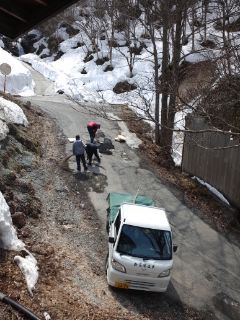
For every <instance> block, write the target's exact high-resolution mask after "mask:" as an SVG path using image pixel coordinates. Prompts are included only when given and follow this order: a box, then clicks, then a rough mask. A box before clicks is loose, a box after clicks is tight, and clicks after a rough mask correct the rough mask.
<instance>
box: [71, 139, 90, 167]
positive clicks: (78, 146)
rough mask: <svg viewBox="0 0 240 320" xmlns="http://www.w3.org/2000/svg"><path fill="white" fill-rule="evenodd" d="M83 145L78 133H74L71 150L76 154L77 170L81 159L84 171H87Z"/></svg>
mask: <svg viewBox="0 0 240 320" xmlns="http://www.w3.org/2000/svg"><path fill="white" fill-rule="evenodd" d="M84 151H85V145H84V143H83V142H82V140H81V139H80V136H79V135H76V141H75V142H74V143H73V147H72V152H73V154H74V155H75V156H76V162H77V170H78V171H81V165H80V162H81V161H82V164H83V167H84V171H87V165H86V160H85V155H84Z"/></svg>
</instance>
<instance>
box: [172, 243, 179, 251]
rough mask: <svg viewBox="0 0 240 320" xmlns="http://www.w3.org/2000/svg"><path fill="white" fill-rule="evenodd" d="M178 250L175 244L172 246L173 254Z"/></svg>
mask: <svg viewBox="0 0 240 320" xmlns="http://www.w3.org/2000/svg"><path fill="white" fill-rule="evenodd" d="M177 249H178V246H177V245H176V244H174V245H173V252H176V251H177Z"/></svg>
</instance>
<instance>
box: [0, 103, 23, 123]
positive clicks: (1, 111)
mask: <svg viewBox="0 0 240 320" xmlns="http://www.w3.org/2000/svg"><path fill="white" fill-rule="evenodd" d="M0 119H1V120H4V121H6V123H15V124H21V125H23V126H25V127H26V126H27V125H28V121H27V118H26V116H25V114H24V113H23V111H22V109H21V108H20V107H19V106H18V105H17V104H16V103H14V102H11V101H9V100H6V99H4V98H2V97H0Z"/></svg>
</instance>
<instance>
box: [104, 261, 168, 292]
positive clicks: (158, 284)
mask: <svg viewBox="0 0 240 320" xmlns="http://www.w3.org/2000/svg"><path fill="white" fill-rule="evenodd" d="M170 278H171V277H170V276H168V277H163V278H152V277H150V276H143V275H141V276H138V275H130V274H127V273H122V272H119V271H117V270H115V269H113V268H112V267H111V266H109V267H108V269H107V282H108V284H109V285H110V286H112V287H116V288H122V289H133V290H144V291H156V292H165V291H166V290H167V288H168V284H169V282H170Z"/></svg>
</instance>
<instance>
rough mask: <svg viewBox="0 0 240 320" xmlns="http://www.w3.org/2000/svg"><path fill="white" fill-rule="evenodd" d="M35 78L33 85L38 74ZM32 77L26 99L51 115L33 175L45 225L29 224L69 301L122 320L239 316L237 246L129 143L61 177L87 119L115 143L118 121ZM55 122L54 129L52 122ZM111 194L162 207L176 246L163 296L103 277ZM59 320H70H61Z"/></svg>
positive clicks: (73, 166) (73, 167) (117, 145)
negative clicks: (51, 254) (115, 285)
mask: <svg viewBox="0 0 240 320" xmlns="http://www.w3.org/2000/svg"><path fill="white" fill-rule="evenodd" d="M33 75H34V77H35V80H36V79H37V78H36V75H37V74H36V72H33ZM37 77H38V80H37V85H38V86H39V87H38V92H37V93H38V95H36V96H34V97H27V98H24V99H23V100H24V101H30V102H31V104H32V105H35V106H37V107H38V108H40V109H41V110H43V111H44V112H46V114H47V115H48V117H49V120H48V121H49V123H48V121H46V126H47V127H46V128H45V130H44V131H43V135H46V138H45V143H46V148H45V149H46V154H45V158H44V159H45V160H44V161H46V162H45V163H44V164H42V167H41V168H39V170H41V174H39V173H38V174H37V178H36V180H35V185H36V188H38V189H39V192H38V196H39V197H40V198H41V200H42V202H43V207H44V215H43V220H42V224H39V225H36V226H34V228H35V231H34V234H35V237H36V238H38V237H40V238H41V237H42V239H44V242H46V240H48V241H49V243H50V244H51V246H52V247H53V248H54V251H55V252H58V253H59V261H60V260H61V263H60V262H59V263H60V264H61V270H62V271H61V272H62V273H63V277H62V278H61V277H60V278H61V279H62V283H63V287H65V289H64V290H65V294H66V292H68V293H69V294H70V295H71V296H72V297H74V296H75V298H76V299H74V301H77V300H78V299H79V293H78V288H79V290H80V291H81V292H82V293H83V294H84V295H85V296H86V297H87V299H89V302H90V303H92V304H93V305H97V306H98V307H100V308H103V309H104V308H106V310H107V309H108V308H109V305H111V308H110V309H112V310H114V313H115V314H116V315H117V314H118V310H119V312H120V313H121V314H122V315H121V316H120V319H123V318H124V317H123V314H124V312H127V313H128V312H130V313H128V315H127V316H126V318H127V319H130V317H131V316H134V317H135V316H137V317H141V316H143V317H146V318H147V319H160V318H161V319H202V318H205V319H210V318H211V319H212V318H214V317H216V319H237V317H238V316H239V315H240V312H239V303H240V299H239V291H240V285H239V283H240V281H239V280H240V268H239V264H240V254H239V253H240V249H239V247H237V246H235V245H234V244H232V243H230V242H228V241H227V240H226V239H225V238H224V237H223V236H221V235H220V234H218V233H217V232H216V231H214V230H213V229H211V228H210V227H209V226H208V225H207V224H206V223H204V222H203V221H202V220H201V219H199V218H198V217H197V216H196V215H194V213H193V212H192V211H191V210H189V209H188V208H187V207H186V206H184V205H183V204H182V203H181V201H180V200H178V199H177V198H176V197H175V196H174V194H173V193H172V192H171V190H169V189H168V188H167V187H166V186H164V185H163V184H162V182H161V180H160V177H157V176H155V174H154V173H153V171H152V170H151V167H149V165H148V163H146V162H144V161H142V158H141V153H140V152H139V151H138V149H134V148H130V147H129V146H128V144H127V143H125V144H120V143H118V142H114V145H115V149H114V150H113V152H112V154H108V155H107V154H102V155H101V166H97V165H93V166H92V167H91V168H89V172H87V173H86V174H84V173H82V174H79V173H77V171H76V164H75V161H74V159H73V158H71V159H70V160H69V163H68V167H69V169H70V170H69V171H63V169H62V168H61V166H60V164H61V159H63V158H64V157H65V156H66V155H70V153H71V147H72V144H71V143H70V142H69V141H68V139H67V138H73V137H75V135H76V134H80V136H81V138H82V139H83V140H84V141H87V140H88V139H89V138H88V132H87V129H86V124H87V122H88V121H90V120H96V121H98V122H99V123H101V129H102V132H103V133H104V135H105V136H106V137H109V138H111V139H112V141H114V138H115V137H116V136H117V134H119V133H120V132H121V129H120V127H119V125H118V123H117V122H116V121H109V120H106V119H103V118H96V117H95V118H94V119H93V115H90V114H89V112H87V111H86V107H85V105H77V104H75V103H74V102H71V101H69V100H68V99H67V97H65V96H64V95H56V94H52V92H51V90H50V89H49V88H50V85H46V83H45V81H46V80H44V79H42V78H41V76H39V75H37ZM39 79H41V81H40V82H39ZM42 84H44V85H42ZM51 85H52V84H51ZM46 88H47V91H46ZM88 107H90V108H92V111H93V112H94V108H97V107H98V106H96V105H90V104H88ZM109 112H111V113H115V114H119V112H118V110H117V109H114V108H113V107H109ZM52 120H53V121H54V122H55V124H56V127H54V126H53V125H51V124H50V123H51V121H52ZM54 128H55V129H54ZM38 129H39V130H42V128H38ZM53 129H54V130H53ZM128 138H129V139H130V140H131V141H132V140H133V141H134V139H135V136H134V135H133V134H131V133H130V132H129V133H128ZM41 179H42V181H40V180H41ZM39 186H40V187H39ZM111 191H119V192H130V193H136V192H139V193H142V194H145V195H147V196H149V197H151V198H153V199H154V200H155V201H156V204H157V205H158V206H160V207H165V208H166V210H167V212H168V217H169V220H170V223H171V225H172V228H173V236H174V243H176V244H178V246H179V248H178V252H177V253H176V254H175V262H174V268H173V272H172V281H171V284H170V287H169V290H168V291H167V293H165V294H151V293H144V292H134V291H120V290H119V291H117V290H112V289H109V288H108V286H107V284H106V280H105V275H104V259H105V254H106V248H107V235H106V234H105V222H106V208H107V202H106V196H107V194H108V192H111ZM37 235H38V236H37ZM40 238H39V241H40ZM60 256H61V258H60ZM64 257H65V258H64ZM63 258H64V259H63ZM66 274H67V275H68V276H67V278H65V277H66ZM58 276H59V275H58ZM40 277H41V275H40ZM63 287H62V290H63ZM54 292H55V290H54ZM65 308H67V304H66V305H65ZM76 310H77V309H76ZM62 312H63V311H62ZM76 312H77V311H76ZM213 314H214V316H213ZM62 319H67V318H66V317H65V316H63V317H62ZM69 319H70V318H69ZM72 319H78V318H77V313H76V314H75V315H74V317H73V318H72ZM79 319H80V318H79Z"/></svg>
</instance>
